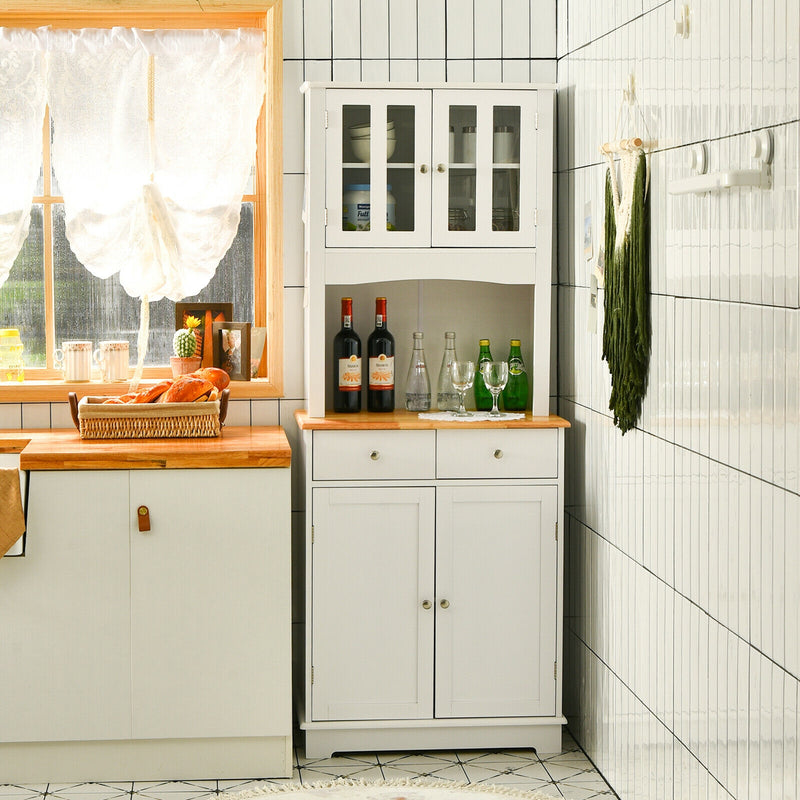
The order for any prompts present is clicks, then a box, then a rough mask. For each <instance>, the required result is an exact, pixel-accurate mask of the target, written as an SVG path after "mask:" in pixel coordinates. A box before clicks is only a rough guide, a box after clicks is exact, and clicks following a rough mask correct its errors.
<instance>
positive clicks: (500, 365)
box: [481, 361, 508, 417]
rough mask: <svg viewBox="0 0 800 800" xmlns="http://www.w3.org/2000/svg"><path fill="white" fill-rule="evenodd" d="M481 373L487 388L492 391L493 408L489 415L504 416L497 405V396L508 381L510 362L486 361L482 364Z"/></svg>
mask: <svg viewBox="0 0 800 800" xmlns="http://www.w3.org/2000/svg"><path fill="white" fill-rule="evenodd" d="M481 374H482V375H483V381H484V383H485V384H486V388H487V389H488V390H489V391H490V392H491V393H492V410H491V411H490V412H489V416H490V417H502V416H503V415H502V414H501V413H500V409H499V408H498V407H497V398H498V397H499V396H500V392H502V391H503V389H505V388H506V384H507V383H508V362H507V361H484V362H483V364H481Z"/></svg>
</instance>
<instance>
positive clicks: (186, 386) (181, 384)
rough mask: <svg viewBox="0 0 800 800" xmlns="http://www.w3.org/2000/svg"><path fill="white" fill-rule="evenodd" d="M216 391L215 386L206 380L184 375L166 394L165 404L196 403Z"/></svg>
mask: <svg viewBox="0 0 800 800" xmlns="http://www.w3.org/2000/svg"><path fill="white" fill-rule="evenodd" d="M213 389H214V384H212V383H211V382H210V381H207V380H205V378H196V377H194V376H193V375H183V376H181V377H180V378H178V379H177V380H176V381H175V383H173V384H172V386H170V387H169V389H167V391H166V392H164V400H163V402H165V403H194V402H195V401H197V400H201V399H204V398H203V395H208V394H209V393H210V392H211V391H212V390H213Z"/></svg>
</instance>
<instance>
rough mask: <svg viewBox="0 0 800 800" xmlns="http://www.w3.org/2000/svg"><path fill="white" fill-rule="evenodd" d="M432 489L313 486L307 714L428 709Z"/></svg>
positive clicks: (369, 716) (420, 714) (419, 713)
mask: <svg viewBox="0 0 800 800" xmlns="http://www.w3.org/2000/svg"><path fill="white" fill-rule="evenodd" d="M435 491H436V490H435V489H434V488H433V487H403V488H399V487H394V488H390V487H387V488H383V487H370V488H358V489H356V488H352V489H351V488H322V487H320V488H316V489H314V490H313V544H312V569H313V585H312V611H311V613H312V620H311V629H312V631H313V634H312V642H311V665H312V684H311V698H312V719H313V720H314V721H321V720H374V719H420V718H423V719H424V718H430V717H432V715H433V619H434V611H433V600H434V597H433V589H434V585H433V550H434V543H433V542H434V517H435V512H434V507H435Z"/></svg>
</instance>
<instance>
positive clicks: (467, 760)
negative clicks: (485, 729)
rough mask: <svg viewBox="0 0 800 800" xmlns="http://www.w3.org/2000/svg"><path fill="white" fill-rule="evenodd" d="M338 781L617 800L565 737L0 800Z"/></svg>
mask: <svg viewBox="0 0 800 800" xmlns="http://www.w3.org/2000/svg"><path fill="white" fill-rule="evenodd" d="M337 778H359V779H361V780H375V781H377V780H382V779H386V780H389V779H392V778H406V779H408V780H415V779H417V778H423V779H427V780H430V779H439V780H450V781H459V782H468V783H493V784H502V785H505V786H507V787H508V788H513V789H517V790H533V789H538V790H539V791H542V792H545V793H546V794H551V795H552V796H553V797H563V798H568V800H590V799H591V798H603V800H611V799H612V798H614V797H616V795H615V794H614V792H613V791H612V790H611V789H610V788H609V786H608V784H607V783H606V782H605V781H604V780H603V778H602V776H601V775H600V773H599V772H597V770H595V768H594V767H593V766H592V763H591V762H590V761H589V759H588V758H587V757H586V756H585V755H584V753H583V752H582V751H581V749H580V748H579V747H578V745H577V744H576V743H575V740H574V739H573V738H572V737H571V736H570V735H569V734H568V733H566V732H565V733H564V739H563V744H562V752H561V753H558V754H556V755H553V754H550V755H548V754H542V756H541V757H539V756H538V755H537V754H536V752H535V751H534V750H504V751H493V752H488V751H480V750H462V751H459V752H450V753H448V752H442V751H429V752H425V753H354V754H352V755H338V756H334V757H333V758H321V759H313V758H311V759H309V758H306V757H305V754H304V752H303V750H302V747H298V748H296V749H295V768H294V770H293V774H292V777H291V778H286V779H283V780H280V779H277V780H264V779H261V780H259V779H255V778H253V779H242V780H235V781H232V780H213V779H212V780H175V781H136V782H134V783H131V782H125V781H122V782H110V783H79V784H65V783H50V784H36V785H26V786H16V785H13V784H0V800H50V798H52V800H214V798H215V796H216V795H218V794H220V793H221V792H231V793H236V792H241V791H243V790H245V789H253V788H255V787H256V786H258V785H261V784H264V783H281V784H283V783H316V782H320V781H331V780H336V779H337Z"/></svg>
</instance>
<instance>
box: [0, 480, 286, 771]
mask: <svg viewBox="0 0 800 800" xmlns="http://www.w3.org/2000/svg"><path fill="white" fill-rule="evenodd" d="M29 476H30V477H29V497H28V519H27V523H28V532H27V539H26V552H25V556H24V557H23V558H10V559H3V560H2V561H0V628H2V630H3V647H2V648H0V686H2V687H3V691H2V692H0V758H3V759H4V758H5V757H6V756H7V757H8V763H9V765H10V764H12V763H15V765H16V766H15V769H17V770H20V771H21V772H24V770H25V769H29V770H30V771H33V770H35V769H36V768H37V767H36V764H37V763H38V762H37V759H39V758H40V757H41V751H39V750H36V749H35V748H36V745H35V743H42V742H44V743H47V748H48V750H47V751H46V752H47V753H48V755H47V756H46V757H45V758H46V763H47V765H48V768H47V770H46V771H48V770H51V771H48V774H51V775H52V774H57V775H60V776H67V775H69V776H71V777H68V778H66V779H67V780H81V779H84V780H85V779H97V778H98V777H101V778H102V777H106V778H114V776H115V775H116V777H117V778H120V779H121V778H123V777H126V776H128V775H129V773H136V774H133V775H132V777H139V778H141V777H142V776H145V777H148V778H149V779H155V778H157V777H163V778H168V777H174V776H175V774H197V770H198V769H199V770H201V771H202V769H204V768H207V765H209V764H214V768H213V770H212V771H214V774H215V775H216V774H218V773H219V774H221V772H227V773H228V775H229V777H236V775H239V774H240V770H242V769H250V770H253V769H254V768H256V765H259V766H260V767H261V768H262V769H272V770H275V771H276V772H275V774H277V770H278V769H280V770H283V769H284V767H283V766H280V767H277V768H276V767H275V766H274V765H275V764H276V763H278V764H281V765H282V764H283V762H284V761H285V760H286V758H285V756H286V753H287V752H291V700H290V697H291V686H290V667H289V658H288V653H289V648H290V641H289V639H290V612H289V572H290V567H289V535H288V531H289V530H290V519H289V514H290V512H289V502H288V499H287V498H288V497H289V494H290V486H289V470H288V469H265V470H260V469H161V470H124V469H119V470H99V471H98V470H86V471H71V470H58V471H32V472H30V473H29ZM140 506H146V507H147V509H148V510H149V517H150V524H151V530H150V531H147V532H141V531H140V530H139V525H138V518H139V514H138V513H137V512H138V509H139V507H140ZM264 509H268V510H269V513H265V512H264ZM59 743H62V744H66V743H68V744H69V745H70V747H69V748H66V749H65V748H59ZM114 748H118V749H114ZM242 748H244V749H242ZM245 750H246V751H247V752H246V753H245ZM159 754H160V755H159ZM228 762H230V763H228ZM27 764H29V765H30V766H29V767H27V766H26V765H27ZM270 765H271V766H270ZM288 769H289V770H291V765H290V763H289V766H288ZM137 770H138V772H137ZM220 770H221V772H220ZM167 773H168V774H167ZM38 774H39V777H40V779H41V777H42V775H43V773H42V772H41V771H40V772H39V773H38ZM247 774H250V773H249V772H248V773H247ZM259 774H261V773H259ZM45 777H47V776H45ZM28 780H31V778H28Z"/></svg>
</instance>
